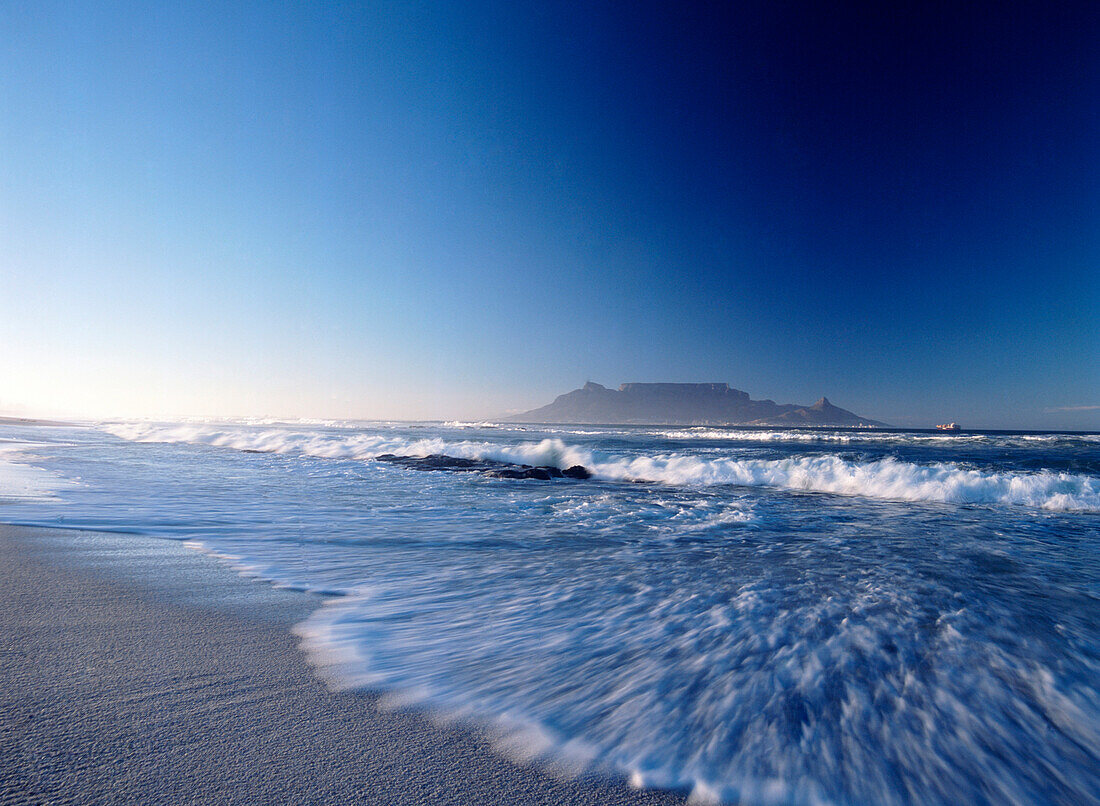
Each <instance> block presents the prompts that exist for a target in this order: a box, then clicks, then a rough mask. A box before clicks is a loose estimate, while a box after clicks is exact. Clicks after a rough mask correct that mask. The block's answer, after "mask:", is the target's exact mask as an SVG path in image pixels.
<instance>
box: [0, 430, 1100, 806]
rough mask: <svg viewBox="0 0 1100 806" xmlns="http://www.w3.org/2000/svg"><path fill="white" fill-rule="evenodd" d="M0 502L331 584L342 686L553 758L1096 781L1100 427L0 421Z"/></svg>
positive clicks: (926, 780) (909, 788) (1009, 794)
mask: <svg viewBox="0 0 1100 806" xmlns="http://www.w3.org/2000/svg"><path fill="white" fill-rule="evenodd" d="M382 454H396V455H399V456H427V455H435V454H440V455H446V456H453V457H461V458H470V459H487V460H495V461H502V462H513V463H524V464H530V465H549V466H556V467H559V468H563V469H564V468H567V467H570V466H573V465H578V464H579V465H583V466H584V467H586V468H587V469H588V470H589V471H590V472H591V473H592V474H593V477H592V478H590V479H588V480H576V479H552V480H550V481H539V480H533V479H526V480H516V479H501V478H493V477H490V476H488V475H485V474H481V473H477V472H451V471H445V470H444V471H434V472H424V471H421V470H417V469H415V468H411V467H404V466H399V465H395V464H392V463H388V462H381V461H376V459H375V457H377V456H379V455H382ZM0 520H3V521H6V522H9V523H22V524H38V525H49V526H66V527H72V528H86V529H97V530H112V531H120V532H137V533H142V534H148V535H155V536H161V537H166V538H174V539H182V540H187V541H190V544H191V545H194V546H196V547H199V548H202V549H203V550H205V551H208V552H211V553H214V554H217V555H218V556H221V557H223V558H225V559H226V560H227V561H229V562H231V563H233V564H234V565H235V566H236V567H237V568H238V569H240V570H241V571H242V572H244V573H248V574H254V575H257V576H261V577H263V578H265V579H269V580H271V581H272V582H273V583H275V584H278V585H283V586H289V587H295V588H301V589H308V590H317V591H326V592H329V593H332V594H338V595H335V596H333V597H331V598H329V599H328V600H327V604H325V605H324V606H322V607H321V608H320V609H319V611H318V612H317V613H316V614H315V615H314V616H313V617H312V618H311V619H310V620H309V621H308V622H306V623H305V624H303V625H301V626H300V627H299V633H300V635H301V636H302V644H303V648H304V649H305V651H306V652H307V653H308V655H309V658H310V659H311V661H312V662H313V663H314V664H316V666H317V669H318V672H319V673H320V674H321V675H323V676H324V677H325V678H326V679H327V680H328V681H329V682H330V683H331V684H333V685H335V686H345V687H362V688H366V689H370V690H379V691H383V692H386V695H385V697H386V702H389V703H392V704H395V705H415V706H417V707H423V708H426V709H430V710H431V711H432V712H433V713H436V714H440V715H445V716H453V717H459V718H463V719H470V720H474V721H476V722H477V723H479V724H482V725H485V726H487V727H488V728H489V729H490V730H491V731H492V732H493V734H494V735H495V736H496V738H497V744H498V747H499V748H500V749H501V751H502V752H506V753H508V754H510V755H512V756H514V757H516V758H519V759H521V760H537V761H540V762H543V763H546V764H549V765H551V766H553V767H555V768H557V769H560V770H565V771H570V772H578V773H581V772H585V771H589V770H609V771H614V772H618V773H622V774H625V775H627V776H629V777H630V778H631V780H633V781H634V782H635V783H637V784H639V785H647V786H661V787H676V788H683V789H685V790H690V791H692V792H693V793H694V795H695V796H696V797H697V798H700V799H704V800H705V799H709V800H724V801H737V800H738V799H740V800H743V801H744V802H747V803H788V802H793V803H886V804H889V803H943V804H949V803H950V804H954V803H959V802H973V803H990V804H994V803H996V804H999V803H1014V802H1015V803H1019V802H1026V803H1064V804H1080V803H1090V802H1093V803H1095V802H1100V436H1098V435H1089V434H1049V433H1007V432H963V433H959V434H946V433H929V432H923V431H893V430H889V431H887V430H864V431H854V430H826V429H790V430H779V429H772V430H769V429H744V428H713V427H700V428H691V427H643V426H629V427H623V426H608V427H598V426H579V427H569V426H517V425H502V424H493V423H448V424H441V423H347V422H311V423H303V422H296V423H275V422H251V423H224V422H222V423H209V422H207V423H175V424H172V423H167V424H165V423H99V424H90V425H86V426H81V427H73V428H57V427H49V428H47V427H29V426H11V425H7V426H0Z"/></svg>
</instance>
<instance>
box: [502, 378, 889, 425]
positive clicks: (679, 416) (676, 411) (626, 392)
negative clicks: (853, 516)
mask: <svg viewBox="0 0 1100 806" xmlns="http://www.w3.org/2000/svg"><path fill="white" fill-rule="evenodd" d="M507 419H508V420H509V421H511V422H519V423H645V424H648V425H789V426H837V425H839V426H859V425H865V426H882V425H885V423H880V422H876V421H875V420H870V419H868V418H866V417H860V416H859V415H858V414H853V413H852V412H850V411H847V410H846V409H842V408H839V407H837V406H834V405H833V404H832V403H830V402H829V401H828V400H827V399H826V398H824V397H822V398H821V400H819V401H817V402H816V403H814V404H813V405H812V406H798V405H795V404H791V403H788V404H779V403H776V402H775V401H774V400H752V399H751V398H749V395H748V392H742V391H741V390H740V389H732V388H730V385H729V384H728V383H624V384H623V385H622V386H620V387H619V388H618V389H617V390H616V389H608V388H607V387H606V386H602V385H600V384H598V383H592V382H591V381H589V382H588V383H586V384H585V385H584V386H582V387H581V388H580V389H574V390H573V391H572V392H567V393H566V394H564V395H559V396H558V398H557V399H556V400H554V402H553V403H551V404H550V405H548V406H543V407H541V408H538V409H534V410H532V411H528V412H524V413H523V414H516V415H513V416H511V417H508V418H507Z"/></svg>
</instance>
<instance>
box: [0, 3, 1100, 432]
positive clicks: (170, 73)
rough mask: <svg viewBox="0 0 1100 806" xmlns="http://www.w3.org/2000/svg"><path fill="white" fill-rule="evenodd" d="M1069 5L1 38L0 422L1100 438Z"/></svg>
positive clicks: (1093, 79) (263, 8) (72, 12)
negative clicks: (796, 420)
mask: <svg viewBox="0 0 1100 806" xmlns="http://www.w3.org/2000/svg"><path fill="white" fill-rule="evenodd" d="M1098 14H1100V11H1098V8H1097V7H1096V6H1095V5H1093V4H1084V3H1082V4H1073V3H1069V4H1059V5H1058V7H1057V8H1051V7H1048V6H1046V5H1042V4H1038V3H1036V4H1034V5H1031V4H1014V5H1013V7H1012V9H1004V8H1003V7H999V6H990V7H989V8H984V9H983V8H980V7H977V6H975V7H968V8H967V9H960V8H958V7H957V6H956V5H954V4H942V5H941V4H936V3H932V4H921V5H920V6H919V7H914V8H910V9H902V10H898V9H885V8H883V9H878V10H859V11H856V10H845V9H840V10H837V9H832V10H821V9H817V10H810V9H809V8H801V7H800V6H798V5H797V4H775V3H752V2H750V3H745V4H738V5H737V8H726V9H722V8H714V7H712V4H699V5H691V4H689V5H686V6H676V7H675V8H673V7H669V8H662V7H659V6H640V7H637V8H631V9H630V10H629V12H628V11H626V10H624V9H623V8H622V7H620V6H616V5H613V4H594V5H590V6H585V7H583V8H575V9H571V10H570V11H569V12H568V13H565V12H563V11H562V10H561V9H558V8H556V7H553V6H550V5H540V4H535V3H518V4H500V5H498V4H493V3H462V4H457V5H452V4H448V5H446V6H445V7H442V8H438V7H433V6H431V5H427V4H424V5H422V4H393V5H391V4H374V5H372V6H371V7H369V8H355V7H341V6H318V5H317V4H307V3H285V4H280V5H279V6H278V7H272V6H271V5H270V4H263V3H236V4H232V5H231V7H218V8H214V7H206V6H197V7H185V6H158V5H154V6H148V7H147V6H142V5H132V4H128V3H118V2H104V3H94V4H93V3H49V2H46V3H40V4H33V5H30V6H24V7H17V6H16V5H14V4H11V5H9V6H7V7H5V8H3V9H0V25H2V26H3V28H2V30H4V32H5V34H6V35H5V36H4V38H3V40H4V41H3V42H2V43H0V67H2V69H3V72H2V75H3V76H4V77H3V78H2V79H0V109H2V110H3V114H2V115H0V148H2V153H3V157H2V158H0V160H2V162H0V165H2V175H0V176H2V180H3V181H0V414H4V413H7V414H14V415H19V416H34V415H39V416H60V417H74V416H82V417H130V416H155V417H173V416H182V415H196V416H237V417H240V416H264V415H271V416H282V417H318V418H364V419H366V418H379V419H453V418H458V419H480V418H486V417H493V416H496V415H500V414H503V413H506V412H509V411H519V410H525V409H527V408H533V407H535V406H539V405H542V404H545V403H548V402H550V400H552V399H553V397H554V396H556V395H558V394H561V393H563V392H566V391H569V390H571V389H574V388H576V387H578V386H580V385H581V384H582V383H584V381H585V380H586V379H591V380H594V381H598V382H600V383H603V384H605V385H608V386H617V385H618V384H620V383H622V382H627V381H679V382H686V381H726V382H728V383H730V384H731V385H732V386H734V387H737V388H739V389H743V390H745V391H747V392H749V393H750V395H751V396H752V397H754V398H772V399H774V400H776V401H779V402H783V403H787V402H793V403H802V404H807V403H812V402H813V401H814V400H815V399H817V398H819V397H820V396H822V395H827V396H828V397H829V398H830V400H832V401H834V402H835V403H836V404H837V405H839V406H842V407H844V408H847V409H850V410H852V411H855V412H858V413H859V414H861V415H863V416H866V417H871V418H874V419H878V420H884V421H887V422H891V423H895V424H897V425H901V426H909V425H912V426H927V425H930V424H931V423H934V422H941V421H943V420H957V421H959V422H960V423H962V424H963V425H964V426H973V427H1030V428H1036V429H1059V428H1064V429H1079V430H1089V429H1093V430H1097V429H1100V270H1098V269H1100V228H1097V226H1096V222H1097V221H1100V114H1098V112H1097V109H1100V103H1098V101H1100V55H1098V52H1097V49H1096V48H1095V41H1096V37H1097V35H1100V24H1098Z"/></svg>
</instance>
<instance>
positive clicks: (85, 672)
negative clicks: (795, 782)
mask: <svg viewBox="0 0 1100 806" xmlns="http://www.w3.org/2000/svg"><path fill="white" fill-rule="evenodd" d="M0 567H3V569H4V575H3V585H0V597H2V598H0V803H3V804H8V803H23V802H28V803H47V802H48V803H143V804H145V803H219V804H220V803H257V804H258V803H263V804H270V803H378V804H405V803H410V804H411V803H415V804H441V803H462V804H490V803H522V804H527V803H531V804H535V803H538V804H586V803H590V804H597V803H598V804H619V803H622V804H626V803H631V804H671V803H681V802H683V797H682V796H680V795H676V794H674V793H669V792H658V791H639V790H635V789H632V788H630V787H628V786H627V785H625V783H623V782H621V781H614V780H606V779H602V778H595V777H588V778H583V779H568V778H558V777H555V776H554V775H553V774H551V773H549V772H548V771H546V770H545V769H542V768H539V767H536V766H520V765H517V764H515V763H513V762H511V761H509V760H507V759H505V758H504V757H502V756H499V755H497V754H496V753H494V752H493V751H492V750H491V748H490V742H489V739H488V738H487V737H486V736H485V735H483V734H482V733H481V732H480V731H478V730H476V729H473V728H463V727H454V726H441V725H438V724H436V723H435V722H434V721H432V720H431V719H430V718H428V717H426V716H424V715H422V714H419V713H415V712H413V713H410V712H394V711H387V710H383V709H380V708H379V707H378V697H377V696H376V695H372V694H365V693H357V692H332V691H330V690H328V689H327V688H326V687H325V686H324V685H323V684H322V683H321V682H320V681H319V680H318V679H317V678H316V677H315V676H314V675H313V674H312V672H311V669H310V667H309V666H308V665H307V664H306V663H305V661H304V659H303V656H302V655H301V653H300V652H299V650H298V647H297V638H295V637H294V635H292V633H291V632H290V628H291V627H292V626H293V625H294V624H295V623H297V622H299V621H301V620H303V619H304V618H306V616H307V615H309V613H310V612H312V611H313V610H314V609H316V608H317V607H318V606H319V604H320V602H321V600H320V599H319V598H318V597H316V596H314V595H312V594H305V593H300V592H295V591H286V590H276V589H274V588H272V587H271V586H270V585H268V584H266V583H263V582H259V581H255V580H247V579H243V578H241V577H240V576H238V575H237V574H235V573H233V572H232V571H230V570H228V569H227V568H226V567H225V566H224V565H222V564H221V563H219V562H218V561H216V560H214V559H212V558H210V557H207V556H205V555H201V554H199V553H197V552H194V551H191V550H189V549H187V548H185V547H183V546H182V545H181V544H179V543H176V542H173V541H164V540H153V539H149V538H144V537H138V536H133V535H105V534H98V533H90V532H79V531H68V530H46V529H28V528H22V527H12V526H0Z"/></svg>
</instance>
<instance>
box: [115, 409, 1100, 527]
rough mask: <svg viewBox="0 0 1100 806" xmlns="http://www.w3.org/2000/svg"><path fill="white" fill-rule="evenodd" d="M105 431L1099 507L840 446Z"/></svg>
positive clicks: (1037, 476)
mask: <svg viewBox="0 0 1100 806" xmlns="http://www.w3.org/2000/svg"><path fill="white" fill-rule="evenodd" d="M107 430H108V431H109V432H110V433H112V434H114V435H115V436H118V437H121V438H123V439H127V440H131V441H136V442H167V443H176V442H183V443H189V444H197V445H208V446H213V447H223V448H232V449H235V450H241V451H254V452H261V453H275V454H297V455H305V456H314V457H320V458H330V459H357V460H370V459H373V458H375V457H376V456H378V455H380V454H384V453H392V454H397V455H401V456H428V455H432V454H442V455H446V456H453V457H458V458H465V459H493V460H497V461H504V462H514V463H519V464H529V465H548V466H556V467H560V468H562V469H565V468H567V467H570V466H572V465H583V466H584V467H586V468H588V469H589V471H590V472H592V474H593V476H594V477H596V478H598V479H603V480H605V481H634V482H655V483H661V484H671V485H693V486H701V485H719V484H729V485H738V486H744V487H772V488H778V489H785V490H796V491H803V492H817V493H833V494H837V495H854V496H863V497H868V498H880V499H885V500H893V501H914V502H940V503H948V504H1003V505H1018V506H1026V507H1035V508H1040V509H1045V510H1051V511H1058V512H1100V478H1097V477H1095V476H1089V475H1083V474H1076V473H1067V472H1053V471H1049V470H1044V471H1040V472H1019V471H1009V470H1005V471H996V470H991V469H976V468H968V467H966V466H964V465H961V464H957V463H954V462H937V463H931V464H916V463H912V462H906V461H901V460H899V459H896V458H893V457H889V456H887V457H883V458H878V459H871V460H857V459H851V458H845V457H842V456H837V455H812V456H808V455H796V456H790V457H787V458H783V459H758V458H738V457H732V456H714V455H696V454H686V453H676V452H669V453H655V454H652V455H649V454H639V455H629V454H626V453H620V454H614V453H609V452H603V451H597V450H593V449H590V448H585V447H582V446H576V445H570V444H568V443H566V442H564V441H563V440H561V439H557V438H554V439H543V440H541V441H538V442H521V443H518V444H505V443H493V442H483V441H474V440H447V439H444V438H441V437H427V438H423V439H410V438H409V437H408V436H406V435H401V434H398V433H387V434H371V433H360V434H346V433H341V434H326V433H323V432H308V431H292V430H285V429H267V430H256V429H242V428H228V429H227V428H214V427H210V426H199V425H172V426H160V425H153V424H148V423H140V424H114V425H111V426H108V427H107Z"/></svg>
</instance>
